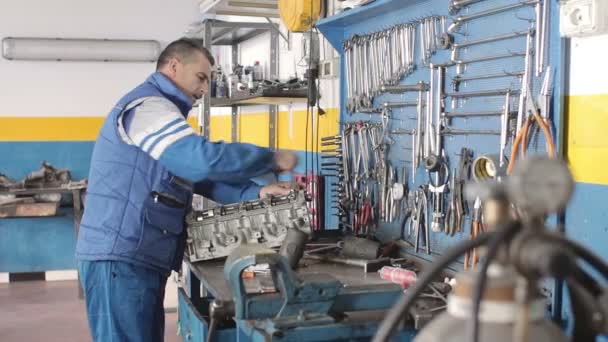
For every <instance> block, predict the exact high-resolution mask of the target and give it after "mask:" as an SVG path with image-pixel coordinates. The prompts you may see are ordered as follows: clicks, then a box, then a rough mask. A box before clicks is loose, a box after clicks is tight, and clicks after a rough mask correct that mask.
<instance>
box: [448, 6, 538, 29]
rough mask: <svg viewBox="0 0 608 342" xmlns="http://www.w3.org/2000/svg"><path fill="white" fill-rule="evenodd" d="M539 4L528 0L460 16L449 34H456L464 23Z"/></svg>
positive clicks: (450, 27)
mask: <svg viewBox="0 0 608 342" xmlns="http://www.w3.org/2000/svg"><path fill="white" fill-rule="evenodd" d="M537 4H538V0H528V1H522V2H517V3H514V4H511V5H506V6H502V7H497V8H492V9H489V10H486V11H482V12H479V13H473V14H469V15H465V16H460V17H457V18H456V19H454V22H453V23H452V24H450V26H448V30H447V32H448V33H453V32H455V31H456V30H457V29H458V28H459V27H460V25H462V24H463V23H465V22H467V21H470V20H473V19H478V18H482V17H487V16H490V15H494V14H499V13H502V12H507V11H510V10H512V9H516V8H520V7H525V6H534V5H537Z"/></svg>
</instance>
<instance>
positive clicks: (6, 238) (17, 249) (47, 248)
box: [0, 209, 76, 273]
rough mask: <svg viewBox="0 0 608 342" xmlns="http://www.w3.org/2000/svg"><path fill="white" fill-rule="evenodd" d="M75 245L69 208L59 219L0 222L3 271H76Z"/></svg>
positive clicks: (63, 211) (0, 257)
mask: <svg viewBox="0 0 608 342" xmlns="http://www.w3.org/2000/svg"><path fill="white" fill-rule="evenodd" d="M75 244H76V239H75V232H74V218H73V216H72V212H71V210H69V209H65V210H63V209H62V210H61V212H60V216H56V217H48V218H38V219H30V218H14V219H0V272H15V273H18V272H44V271H49V270H65V269H75V268H76V261H75V259H74V247H75Z"/></svg>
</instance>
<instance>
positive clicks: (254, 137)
mask: <svg viewBox="0 0 608 342" xmlns="http://www.w3.org/2000/svg"><path fill="white" fill-rule="evenodd" d="M104 119H105V118H104V117H0V141H94V140H95V139H96V138H97V134H98V133H99V129H100V128H101V126H102V124H103V121H104ZM188 123H189V124H190V125H192V126H193V127H195V128H196V127H197V121H196V118H195V117H190V118H188ZM268 124H269V117H268V113H248V114H242V115H239V130H238V138H239V141H241V142H248V143H252V144H256V145H259V146H268V142H269V129H268ZM308 125H309V127H308V129H309V136H310V135H311V134H312V133H311V132H312V130H313V122H312V119H309V123H308ZM231 126H232V123H231V116H230V115H219V116H212V117H211V126H210V131H211V137H210V139H211V140H212V141H218V140H224V141H228V142H229V141H231ZM315 128H316V127H315ZM276 129H277V131H276V139H277V147H278V148H281V149H291V150H301V151H303V150H304V149H305V148H306V143H305V135H306V111H305V110H294V111H292V113H291V114H290V113H289V112H279V113H278V116H277V127H276ZM197 131H198V130H197ZM338 132H339V110H338V109H336V108H332V109H329V110H327V111H326V114H325V115H323V116H321V117H319V134H318V135H319V138H321V137H324V136H330V135H336V134H338ZM310 144H311V143H310V142H309V146H308V150H312V146H310Z"/></svg>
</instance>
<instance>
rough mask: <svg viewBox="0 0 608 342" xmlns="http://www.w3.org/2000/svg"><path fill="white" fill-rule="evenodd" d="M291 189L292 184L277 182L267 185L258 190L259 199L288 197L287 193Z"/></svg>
mask: <svg viewBox="0 0 608 342" xmlns="http://www.w3.org/2000/svg"><path fill="white" fill-rule="evenodd" d="M291 189H294V183H292V182H277V183H272V184H268V185H266V186H265V187H263V188H261V189H260V198H266V197H268V196H283V195H289V191H291Z"/></svg>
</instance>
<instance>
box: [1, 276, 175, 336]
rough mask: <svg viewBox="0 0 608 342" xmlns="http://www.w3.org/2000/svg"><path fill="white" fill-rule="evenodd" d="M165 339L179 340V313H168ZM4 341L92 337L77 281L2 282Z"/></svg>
mask: <svg viewBox="0 0 608 342" xmlns="http://www.w3.org/2000/svg"><path fill="white" fill-rule="evenodd" d="M165 321H166V327H165V341H166V342H177V341H181V338H180V337H179V336H177V313H168V314H166V315H165ZM0 341H2V342H13V341H14V342H17V341H19V342H21V341H45V342H55V341H56V342H65V341H91V337H90V335H89V330H88V326H87V319H86V314H85V309H84V301H83V300H79V299H78V283H77V282H76V281H75V280H74V281H50V282H45V281H29V282H18V283H10V284H0Z"/></svg>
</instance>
